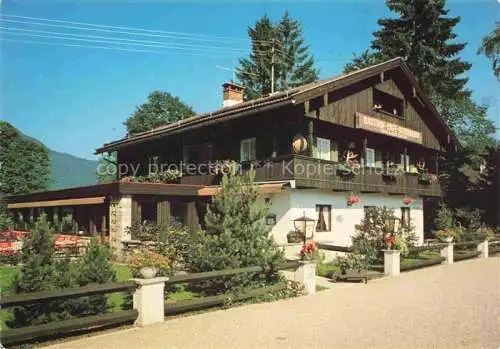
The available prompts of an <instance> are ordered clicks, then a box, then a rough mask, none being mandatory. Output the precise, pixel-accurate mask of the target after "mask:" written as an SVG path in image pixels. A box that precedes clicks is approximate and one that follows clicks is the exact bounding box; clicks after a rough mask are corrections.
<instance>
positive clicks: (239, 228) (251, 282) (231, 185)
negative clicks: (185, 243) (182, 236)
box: [188, 170, 284, 294]
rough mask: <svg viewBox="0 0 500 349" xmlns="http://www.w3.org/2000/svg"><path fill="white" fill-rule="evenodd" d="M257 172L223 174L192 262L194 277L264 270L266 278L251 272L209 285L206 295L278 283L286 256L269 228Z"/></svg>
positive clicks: (266, 207)
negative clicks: (226, 271)
mask: <svg viewBox="0 0 500 349" xmlns="http://www.w3.org/2000/svg"><path fill="white" fill-rule="evenodd" d="M254 176H255V172H254V171H253V170H251V171H249V173H248V174H245V175H237V174H236V173H235V171H233V172H232V173H231V174H229V175H224V177H223V179H222V187H221V190H220V191H219V192H218V193H217V194H216V195H215V196H214V197H213V199H212V202H211V204H210V206H209V208H208V211H207V214H206V216H205V224H206V231H201V232H199V234H198V235H197V236H196V237H195V243H194V249H193V254H192V256H190V260H189V261H188V262H189V263H188V267H189V269H190V271H191V272H204V271H212V270H222V269H234V268H243V267H250V266H262V267H264V268H266V272H265V273H249V274H243V275H238V276H235V277H231V278H225V279H222V280H214V281H211V282H208V283H207V284H206V286H207V288H208V289H207V293H212V294H213V293H216V294H217V293H225V292H226V291H227V290H235V289H242V288H245V287H252V286H255V285H265V284H270V283H274V282H276V281H278V280H279V273H278V271H277V268H278V267H279V266H280V265H281V264H282V263H283V262H284V258H283V253H282V251H280V250H279V249H278V247H277V246H276V245H275V243H274V240H273V239H272V237H271V236H269V231H268V228H267V227H266V225H265V217H266V215H267V212H268V206H267V205H266V204H265V203H264V200H263V198H262V197H261V193H260V190H259V188H258V186H256V185H255V184H254Z"/></svg>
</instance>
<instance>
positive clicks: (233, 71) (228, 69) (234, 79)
mask: <svg viewBox="0 0 500 349" xmlns="http://www.w3.org/2000/svg"><path fill="white" fill-rule="evenodd" d="M215 67H216V68H217V69H221V70H226V71H230V72H232V73H233V79H232V80H231V81H232V82H236V69H233V68H229V67H223V66H221V65H216V66H215Z"/></svg>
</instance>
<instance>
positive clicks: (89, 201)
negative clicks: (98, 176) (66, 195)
mask: <svg viewBox="0 0 500 349" xmlns="http://www.w3.org/2000/svg"><path fill="white" fill-rule="evenodd" d="M105 200H106V197H105V196H97V197H92V198H79V199H64V200H49V201H28V202H15V203H10V204H7V208H30V207H52V206H78V205H98V204H103V203H104V201H105Z"/></svg>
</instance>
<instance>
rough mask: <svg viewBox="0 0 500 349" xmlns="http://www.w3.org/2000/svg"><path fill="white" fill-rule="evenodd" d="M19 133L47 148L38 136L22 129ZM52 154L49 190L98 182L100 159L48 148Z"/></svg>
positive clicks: (50, 154)
mask: <svg viewBox="0 0 500 349" xmlns="http://www.w3.org/2000/svg"><path fill="white" fill-rule="evenodd" d="M17 131H18V132H19V133H21V134H22V135H23V137H26V138H28V139H30V140H32V141H34V142H37V143H40V144H41V145H43V146H44V147H45V148H47V147H46V146H45V144H43V143H42V142H41V141H39V140H38V139H36V138H33V137H30V136H27V135H25V134H23V133H22V132H21V131H19V130H17ZM47 150H48V151H49V156H50V172H51V175H52V182H51V183H50V185H49V188H48V189H49V190H54V189H63V188H69V187H77V186H82V185H91V184H97V178H96V170H97V165H99V161H97V160H88V159H82V158H78V157H76V156H73V155H71V154H67V153H60V152H57V151H54V150H51V149H48V148H47Z"/></svg>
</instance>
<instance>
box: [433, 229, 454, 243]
mask: <svg viewBox="0 0 500 349" xmlns="http://www.w3.org/2000/svg"><path fill="white" fill-rule="evenodd" d="M434 235H436V237H437V238H438V239H439V240H441V241H443V242H448V243H450V242H452V241H453V239H454V238H455V237H456V236H457V231H456V229H454V228H445V229H441V230H438V231H436V232H435V233H434Z"/></svg>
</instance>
